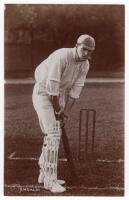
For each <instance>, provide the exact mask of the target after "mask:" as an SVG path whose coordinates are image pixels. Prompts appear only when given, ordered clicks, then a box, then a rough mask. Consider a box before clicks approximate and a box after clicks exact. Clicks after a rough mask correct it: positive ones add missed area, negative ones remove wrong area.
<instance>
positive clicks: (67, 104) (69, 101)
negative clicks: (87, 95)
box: [64, 96, 75, 115]
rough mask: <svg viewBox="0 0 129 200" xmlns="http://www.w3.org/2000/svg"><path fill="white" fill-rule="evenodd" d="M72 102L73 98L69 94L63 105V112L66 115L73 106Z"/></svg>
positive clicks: (73, 101)
mask: <svg viewBox="0 0 129 200" xmlns="http://www.w3.org/2000/svg"><path fill="white" fill-rule="evenodd" d="M74 103H75V99H74V98H72V97H70V96H69V97H68V99H67V102H66V105H65V109H64V113H65V114H66V115H69V114H70V112H71V110H72V107H73V106H74Z"/></svg>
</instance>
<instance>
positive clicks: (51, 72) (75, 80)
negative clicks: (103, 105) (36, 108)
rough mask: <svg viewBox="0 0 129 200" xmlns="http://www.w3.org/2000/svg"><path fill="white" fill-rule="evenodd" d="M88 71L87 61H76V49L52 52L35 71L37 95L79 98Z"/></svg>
mask: <svg viewBox="0 0 129 200" xmlns="http://www.w3.org/2000/svg"><path fill="white" fill-rule="evenodd" d="M88 70H89V61H88V60H85V61H77V60H76V48H62V49H58V50H56V51H54V52H53V53H52V54H50V56H49V57H48V58H47V59H46V60H44V61H43V62H41V64H40V65H39V66H38V67H37V68H36V70H35V80H36V84H37V85H38V94H40V95H45V94H48V95H53V96H54V95H56V96H66V94H67V95H69V96H71V97H72V98H75V99H77V98H79V95H80V93H81V90H82V87H83V86H84V82H85V79H86V75H87V72H88Z"/></svg>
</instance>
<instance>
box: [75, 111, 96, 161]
mask: <svg viewBox="0 0 129 200" xmlns="http://www.w3.org/2000/svg"><path fill="white" fill-rule="evenodd" d="M84 114H85V120H82V118H83V115H84ZM95 122H96V110H94V109H81V110H80V114H79V141H78V160H82V159H84V160H87V158H88V154H89V150H90V149H91V156H92V157H93V153H94V143H95ZM89 132H90V133H91V134H90V133H89ZM89 137H90V138H91V145H90V144H89ZM89 146H91V148H89V149H88V147H89ZM82 155H83V158H82Z"/></svg>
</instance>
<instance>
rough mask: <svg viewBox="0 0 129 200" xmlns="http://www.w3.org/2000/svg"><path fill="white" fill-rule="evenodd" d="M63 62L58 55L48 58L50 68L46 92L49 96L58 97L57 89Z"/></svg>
mask: <svg viewBox="0 0 129 200" xmlns="http://www.w3.org/2000/svg"><path fill="white" fill-rule="evenodd" d="M63 65H64V60H63V58H62V57H61V56H60V55H55V56H53V57H52V58H51V57H50V68H49V71H48V77H47V80H46V91H47V93H48V94H49V95H53V96H59V87H60V79H61V73H62V68H63Z"/></svg>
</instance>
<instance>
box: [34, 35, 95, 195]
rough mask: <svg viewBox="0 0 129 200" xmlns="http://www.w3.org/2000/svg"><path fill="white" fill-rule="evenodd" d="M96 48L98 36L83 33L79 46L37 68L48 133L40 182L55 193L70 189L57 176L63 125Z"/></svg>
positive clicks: (41, 115)
mask: <svg viewBox="0 0 129 200" xmlns="http://www.w3.org/2000/svg"><path fill="white" fill-rule="evenodd" d="M94 49H95V40H94V38H93V37H91V36H89V35H86V34H85V35H81V36H80V37H79V38H78V40H77V44H76V47H74V48H62V49H59V50H56V51H55V52H53V53H52V54H51V55H50V56H49V57H48V58H47V59H46V60H44V61H43V62H42V63H41V64H40V65H39V66H38V67H37V68H36V70H35V81H36V83H35V85H34V89H33V96H32V98H33V105H34V108H35V110H36V112H37V115H38V119H39V124H40V127H41V130H42V132H43V133H44V143H43V148H42V153H41V156H40V158H39V166H40V174H39V178H38V182H39V183H44V188H45V189H47V190H50V191H51V192H64V191H65V190H66V189H65V187H63V186H62V184H63V183H64V181H63V180H58V179H57V161H58V149H59V143H60V137H61V124H62V123H64V122H65V121H66V120H67V118H68V116H69V114H70V112H71V109H72V107H73V105H74V102H75V100H76V99H78V98H79V96H80V93H81V91H82V88H83V86H84V83H85V79H86V75H87V73H88V70H89V61H88V59H89V58H90V56H91V54H92V52H93V51H94ZM62 118H63V121H62Z"/></svg>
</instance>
